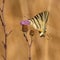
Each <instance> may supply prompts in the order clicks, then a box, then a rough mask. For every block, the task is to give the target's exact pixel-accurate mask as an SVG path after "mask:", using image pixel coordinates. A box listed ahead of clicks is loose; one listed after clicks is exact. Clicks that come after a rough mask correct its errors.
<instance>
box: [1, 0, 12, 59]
mask: <svg viewBox="0 0 60 60" xmlns="http://www.w3.org/2000/svg"><path fill="white" fill-rule="evenodd" d="M4 4H5V0H3V2H2V8H0V11H1V15H0V21H1V23H2V27H3V31H4V35H5V43H4V42H2V43H3V45H4V48H5V57H4V56H3V57H4V60H7V37H8V36H9V35H10V33H11V32H12V31H10V32H9V33H8V34H7V33H6V25H5V22H4Z"/></svg>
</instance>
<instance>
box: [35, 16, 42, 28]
mask: <svg viewBox="0 0 60 60" xmlns="http://www.w3.org/2000/svg"><path fill="white" fill-rule="evenodd" d="M34 17H35V19H36V20H37V22H38V25H39V27H40V28H41V25H40V23H39V20H38V19H39V16H38V15H36V16H34Z"/></svg>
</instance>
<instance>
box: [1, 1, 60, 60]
mask: <svg viewBox="0 0 60 60" xmlns="http://www.w3.org/2000/svg"><path fill="white" fill-rule="evenodd" d="M0 7H2V0H0ZM44 10H47V11H49V18H48V22H47V32H46V35H45V38H41V37H39V34H38V32H37V31H36V30H34V29H33V30H34V31H35V35H34V36H33V38H32V39H33V43H32V47H31V58H32V60H60V0H5V5H4V22H5V24H6V32H7V33H8V32H10V31H12V32H11V34H10V35H9V36H8V37H7V60H28V49H29V47H28V43H27V42H26V40H25V38H24V36H23V33H22V29H21V28H22V27H21V25H20V21H22V20H25V19H29V18H31V17H33V16H35V15H36V14H37V13H39V12H42V11H44ZM0 14H1V12H0ZM30 29H31V28H30ZM27 35H28V39H29V40H30V36H29V33H28V34H27ZM2 42H4V31H3V26H2V24H1V21H0V60H4V58H3V56H4V55H5V49H4V46H3V43H2Z"/></svg>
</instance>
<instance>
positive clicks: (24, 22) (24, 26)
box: [20, 20, 30, 32]
mask: <svg viewBox="0 0 60 60" xmlns="http://www.w3.org/2000/svg"><path fill="white" fill-rule="evenodd" d="M20 24H21V25H22V31H23V32H27V31H28V25H29V24H30V22H29V21H28V20H24V21H21V22H20Z"/></svg>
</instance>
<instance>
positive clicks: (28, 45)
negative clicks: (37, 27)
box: [24, 33, 33, 60]
mask: <svg viewBox="0 0 60 60" xmlns="http://www.w3.org/2000/svg"><path fill="white" fill-rule="evenodd" d="M24 37H25V39H26V41H27V42H28V39H27V36H26V34H25V33H24ZM32 42H33V40H32V36H31V43H30V44H29V42H28V46H29V57H28V58H29V60H31V46H32Z"/></svg>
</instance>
